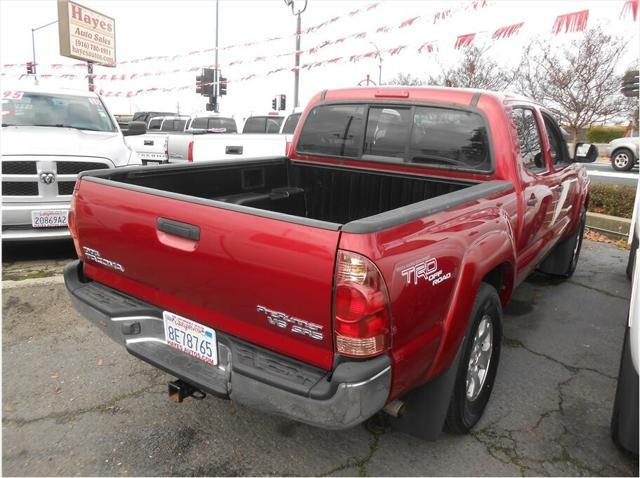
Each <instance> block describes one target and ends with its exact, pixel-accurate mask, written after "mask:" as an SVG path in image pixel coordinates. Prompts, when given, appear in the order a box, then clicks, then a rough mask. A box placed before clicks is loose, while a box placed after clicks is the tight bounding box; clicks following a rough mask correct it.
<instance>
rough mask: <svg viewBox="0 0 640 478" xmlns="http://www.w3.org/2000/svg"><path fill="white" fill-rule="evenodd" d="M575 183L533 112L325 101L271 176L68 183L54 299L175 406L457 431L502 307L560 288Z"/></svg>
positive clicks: (423, 101)
mask: <svg viewBox="0 0 640 478" xmlns="http://www.w3.org/2000/svg"><path fill="white" fill-rule="evenodd" d="M596 157H597V149H596V148H595V147H593V146H592V147H589V148H587V151H586V152H585V154H584V155H583V156H580V155H578V156H577V159H578V160H580V161H584V162H586V161H594V160H595V159H596ZM588 184H589V179H588V177H587V174H586V171H585V169H584V168H583V167H582V166H581V165H579V164H577V163H575V162H574V160H573V159H572V158H571V157H570V155H569V154H568V151H567V148H566V143H565V140H564V138H563V136H562V134H561V131H560V128H559V127H558V124H557V123H556V121H555V120H554V118H553V117H552V115H551V114H550V113H549V112H548V111H547V110H545V109H544V108H542V107H540V106H539V105H537V104H535V103H533V102H532V101H530V100H527V99H524V98H516V97H511V96H505V95H499V94H495V93H491V92H480V91H476V90H462V89H450V88H446V89H442V88H406V87H403V88H356V89H345V90H333V91H332V90H328V91H324V92H322V93H320V94H318V95H316V96H315V97H314V98H313V99H312V100H311V101H310V103H309V105H308V106H307V108H306V110H305V111H304V113H302V116H301V118H300V124H299V125H298V127H297V128H296V130H295V134H294V138H293V143H292V146H291V147H289V148H288V156H287V157H276V158H268V159H263V160H249V161H221V162H216V163H209V162H203V163H202V164H193V165H188V166H187V165H163V166H157V167H150V168H136V169H133V170H131V171H117V170H116V171H104V172H100V171H95V172H88V173H84V174H83V175H82V176H81V179H80V183H79V187H78V188H77V190H76V192H75V195H74V202H73V204H74V206H73V213H72V214H71V215H70V221H69V223H70V229H71V230H72V234H73V237H74V241H75V246H76V250H77V252H78V255H79V258H80V260H78V261H75V262H73V263H72V264H69V265H68V266H67V267H66V269H65V282H66V287H67V289H68V291H69V293H70V295H71V298H72V301H73V303H74V305H75V307H76V308H77V309H78V310H79V311H80V312H81V313H82V314H83V315H84V316H85V317H87V318H88V319H89V320H90V321H91V322H93V323H94V324H96V325H98V326H99V328H100V329H101V330H102V331H103V332H105V333H106V334H107V335H108V336H110V337H111V338H113V339H114V340H115V341H116V342H118V343H119V344H121V345H123V346H124V347H125V348H126V350H127V351H128V352H129V353H131V354H132V355H134V356H136V357H138V358H140V359H142V360H144V361H146V362H148V363H150V364H152V365H154V366H156V367H159V368H160V369H162V370H164V371H165V372H168V373H170V374H172V375H174V376H176V377H177V378H178V380H177V381H176V382H173V383H172V384H171V386H170V390H171V393H170V396H171V398H173V399H175V400H177V401H181V400H182V399H184V398H185V397H187V396H189V395H191V394H193V393H194V392H201V393H198V395H201V394H202V393H204V392H210V393H213V394H215V395H218V396H224V397H229V398H231V399H232V400H235V401H237V402H239V403H242V404H244V405H246V406H249V407H254V408H256V409H260V410H263V411H265V412H269V413H274V414H279V415H283V416H286V417H289V418H291V419H295V420H299V421H302V422H305V423H309V424H312V425H315V426H319V427H323V428H332V429H341V428H347V427H351V426H354V425H356V424H358V423H361V422H362V421H364V420H365V419H367V418H368V417H370V416H372V415H373V414H374V413H376V412H379V411H381V410H385V411H386V412H387V413H388V414H390V415H391V416H392V417H393V420H392V424H393V426H395V427H396V428H398V429H400V430H403V431H406V432H409V433H412V434H415V435H417V436H420V437H423V438H435V437H436V436H438V434H439V433H440V432H441V430H442V427H443V424H445V422H446V426H447V428H448V429H449V430H451V431H453V432H457V433H464V432H467V431H469V430H470V429H471V428H472V427H473V426H474V425H475V424H476V423H477V421H478V420H479V419H480V417H481V416H482V413H483V411H484V409H485V407H486V405H487V402H488V400H489V396H490V394H491V391H492V389H493V383H494V379H495V377H496V372H497V369H498V362H499V359H500V349H501V340H502V310H503V307H504V306H505V305H506V304H507V303H508V302H509V299H510V298H511V295H512V293H513V291H514V289H515V287H516V286H518V284H520V283H521V282H522V281H523V280H524V279H525V278H526V277H527V276H528V275H529V273H531V272H532V271H533V270H534V269H536V268H537V269H540V270H542V271H544V272H546V273H549V274H553V275H556V276H558V277H561V278H567V277H570V276H571V275H572V274H573V272H574V270H575V268H576V265H577V262H578V257H579V254H580V248H581V244H582V234H583V230H584V226H585V217H586V204H587V201H588ZM104 204H108V205H109V207H108V208H106V207H104V206H102V205H104ZM140 204H144V208H140V207H139V205H140ZM523 373H526V372H525V371H523Z"/></svg>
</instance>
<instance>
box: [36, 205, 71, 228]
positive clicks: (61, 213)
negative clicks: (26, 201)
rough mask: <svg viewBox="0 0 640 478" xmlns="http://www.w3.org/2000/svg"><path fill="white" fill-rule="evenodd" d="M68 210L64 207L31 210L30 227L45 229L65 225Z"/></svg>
mask: <svg viewBox="0 0 640 478" xmlns="http://www.w3.org/2000/svg"><path fill="white" fill-rule="evenodd" d="M68 216H69V211H68V210H66V209H49V210H36V211H31V227H33V228H34V229H46V228H54V227H59V228H62V227H67V225H68Z"/></svg>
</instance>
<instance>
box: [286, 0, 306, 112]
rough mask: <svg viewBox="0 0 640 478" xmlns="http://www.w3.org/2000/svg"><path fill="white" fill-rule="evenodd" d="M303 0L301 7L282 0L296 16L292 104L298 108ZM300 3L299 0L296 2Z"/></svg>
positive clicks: (294, 2)
mask: <svg viewBox="0 0 640 478" xmlns="http://www.w3.org/2000/svg"><path fill="white" fill-rule="evenodd" d="M301 1H304V4H303V6H302V8H296V6H295V4H296V0H284V3H285V4H286V5H287V6H288V7H291V13H293V14H294V15H296V16H297V17H298V19H297V22H296V52H295V56H296V65H295V71H294V84H293V106H294V108H298V107H299V106H300V99H299V93H300V32H301V31H302V18H301V16H302V13H303V12H304V11H305V10H306V9H307V0H301ZM297 3H298V4H300V1H298V2H297Z"/></svg>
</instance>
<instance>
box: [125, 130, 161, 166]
mask: <svg viewBox="0 0 640 478" xmlns="http://www.w3.org/2000/svg"><path fill="white" fill-rule="evenodd" d="M124 140H125V142H126V143H127V144H128V145H129V146H131V147H132V148H133V149H134V151H135V152H136V153H138V156H139V157H140V159H141V160H142V161H166V160H167V158H168V156H167V141H168V135H166V134H142V135H139V136H125V139H124Z"/></svg>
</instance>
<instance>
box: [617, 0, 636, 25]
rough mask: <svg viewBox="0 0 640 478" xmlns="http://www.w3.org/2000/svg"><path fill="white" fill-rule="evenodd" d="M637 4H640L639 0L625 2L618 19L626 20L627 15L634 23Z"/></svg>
mask: <svg viewBox="0 0 640 478" xmlns="http://www.w3.org/2000/svg"><path fill="white" fill-rule="evenodd" d="M638 4H640V1H639V0H627V1H626V2H624V6H623V7H622V11H621V12H620V18H626V17H627V16H628V15H631V17H632V18H633V21H634V22H635V21H636V19H637V18H638Z"/></svg>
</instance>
